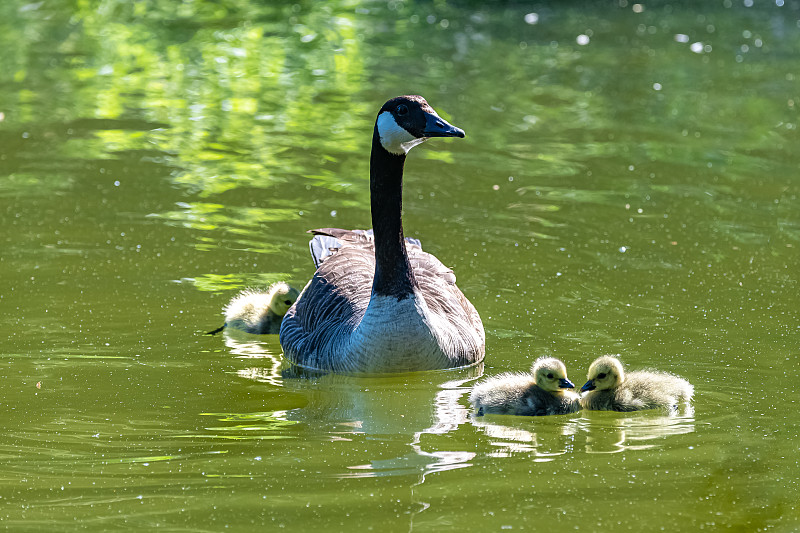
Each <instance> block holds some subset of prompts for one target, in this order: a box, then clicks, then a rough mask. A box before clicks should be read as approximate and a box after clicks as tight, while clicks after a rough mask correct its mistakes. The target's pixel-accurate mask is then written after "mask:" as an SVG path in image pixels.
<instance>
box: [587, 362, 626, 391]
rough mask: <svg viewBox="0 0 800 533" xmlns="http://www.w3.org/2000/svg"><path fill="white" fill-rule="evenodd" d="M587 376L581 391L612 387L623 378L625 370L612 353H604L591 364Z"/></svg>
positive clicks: (617, 384)
mask: <svg viewBox="0 0 800 533" xmlns="http://www.w3.org/2000/svg"><path fill="white" fill-rule="evenodd" d="M587 377H588V379H589V381H587V382H586V383H584V385H583V387H581V392H586V391H590V390H595V389H597V390H607V389H613V388H615V387H618V386H619V385H620V383H622V382H623V381H624V380H625V370H623V368H622V363H620V362H619V359H617V358H616V357H614V356H613V355H604V356H602V357H599V358H598V359H596V360H595V361H594V363H592V364H591V366H590V367H589V375H588V376H587Z"/></svg>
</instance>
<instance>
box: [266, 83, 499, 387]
mask: <svg viewBox="0 0 800 533" xmlns="http://www.w3.org/2000/svg"><path fill="white" fill-rule="evenodd" d="M429 137H464V131H463V130H461V129H459V128H456V127H455V126H452V125H451V124H448V123H447V122H446V121H445V120H444V119H442V118H440V117H439V116H438V115H437V114H436V111H434V110H433V108H431V107H430V106H429V105H428V103H427V102H426V101H425V99H424V98H422V97H421V96H400V97H397V98H393V99H391V100H389V101H388V102H386V103H385V104H384V105H383V107H381V109H380V111H379V112H378V117H377V120H376V121H375V127H374V130H373V134H372V153H371V156H370V173H369V174H370V204H371V211H372V227H373V230H372V231H373V232H374V233H370V232H365V231H358V230H356V231H348V230H343V229H332V228H326V229H318V230H312V231H311V233H314V234H316V237H314V239H313V240H312V241H311V250H312V255H313V257H314V262H315V263H316V264H317V267H318V268H317V271H316V273H315V274H314V276H313V278H312V279H311V281H309V283H308V285H306V288H305V289H304V290H303V293H302V294H301V296H300V298H299V299H298V301H297V303H296V304H295V305H294V306H292V308H291V309H289V312H288V313H287V314H286V317H285V318H284V320H283V324H282V325H281V336H280V341H281V346H282V347H283V351H284V354H285V356H286V358H287V359H288V360H289V361H291V362H292V363H294V364H295V365H298V366H302V367H305V368H310V369H316V370H324V371H333V372H369V373H383V372H404V371H415V370H430V369H437V368H452V367H459V366H465V365H472V364H475V363H478V362H479V361H481V360H482V359H483V355H484V343H485V338H484V332H483V324H482V323H481V319H480V317H479V316H478V313H477V311H475V308H474V307H473V306H472V304H471V303H470V302H469V300H467V298H466V297H465V296H464V295H463V294H462V293H461V291H460V290H458V287H456V284H455V283H456V278H455V275H454V274H453V272H452V271H451V270H450V269H448V268H447V267H446V266H444V265H443V264H442V263H441V262H440V261H439V260H438V259H436V258H435V257H434V256H433V255H431V254H428V253H426V252H423V251H422V248H421V247H420V246H419V241H414V240H411V239H404V238H403V225H402V215H401V212H402V193H403V164H404V162H405V159H406V153H407V152H408V151H409V150H410V149H411V148H412V147H413V146H416V145H417V144H420V143H422V142H423V141H425V140H427V139H428V138H429ZM320 250H323V253H322V254H320V253H319V251H320Z"/></svg>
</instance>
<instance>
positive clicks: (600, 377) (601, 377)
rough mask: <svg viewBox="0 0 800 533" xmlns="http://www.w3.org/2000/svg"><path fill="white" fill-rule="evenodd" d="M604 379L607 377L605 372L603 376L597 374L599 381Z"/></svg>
mask: <svg viewBox="0 0 800 533" xmlns="http://www.w3.org/2000/svg"><path fill="white" fill-rule="evenodd" d="M604 377H606V373H605V372H603V373H602V374H597V379H603V378H604Z"/></svg>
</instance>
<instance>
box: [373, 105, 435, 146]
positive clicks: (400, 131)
mask: <svg viewBox="0 0 800 533" xmlns="http://www.w3.org/2000/svg"><path fill="white" fill-rule="evenodd" d="M378 135H379V136H380V138H381V145H382V146H383V147H384V148H385V149H386V151H388V152H390V153H392V154H395V155H404V154H406V153H408V151H409V150H411V149H412V148H413V147H415V146H416V145H418V144H420V143H422V142H425V141H426V140H428V139H427V137H420V138H417V137H414V136H413V135H411V134H410V133H408V131H406V129H405V128H403V127H402V126H400V125H399V124H398V123H397V121H395V119H394V117H393V116H392V114H391V113H389V112H388V111H384V112H383V113H381V114H380V115H378Z"/></svg>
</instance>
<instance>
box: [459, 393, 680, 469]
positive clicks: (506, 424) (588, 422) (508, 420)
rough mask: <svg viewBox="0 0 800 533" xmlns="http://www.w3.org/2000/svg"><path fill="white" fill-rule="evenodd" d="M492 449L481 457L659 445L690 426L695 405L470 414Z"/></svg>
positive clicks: (547, 457)
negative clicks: (674, 408) (522, 414)
mask: <svg viewBox="0 0 800 533" xmlns="http://www.w3.org/2000/svg"><path fill="white" fill-rule="evenodd" d="M472 424H473V425H474V426H475V427H476V428H478V429H480V430H482V431H483V433H484V434H485V435H486V436H487V437H488V438H489V445H490V446H491V447H492V448H491V450H490V451H488V452H487V453H486V455H488V456H490V457H511V456H512V455H515V454H529V455H531V457H532V458H533V460H534V461H535V462H546V461H552V460H554V458H555V457H557V456H559V455H565V454H573V453H578V452H580V451H581V450H583V451H586V452H587V453H617V452H622V451H626V450H647V449H651V448H656V447H659V446H661V445H662V444H663V439H664V438H666V437H669V436H673V435H683V434H686V433H692V432H693V431H694V430H695V419H694V409H693V408H692V407H691V406H687V407H685V408H684V409H683V410H681V411H680V412H674V413H667V414H665V413H663V412H659V411H643V412H638V413H636V414H630V413H614V412H609V411H580V412H579V413H578V414H575V415H563V416H549V417H518V416H502V415H490V416H482V417H474V418H473V419H472Z"/></svg>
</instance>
